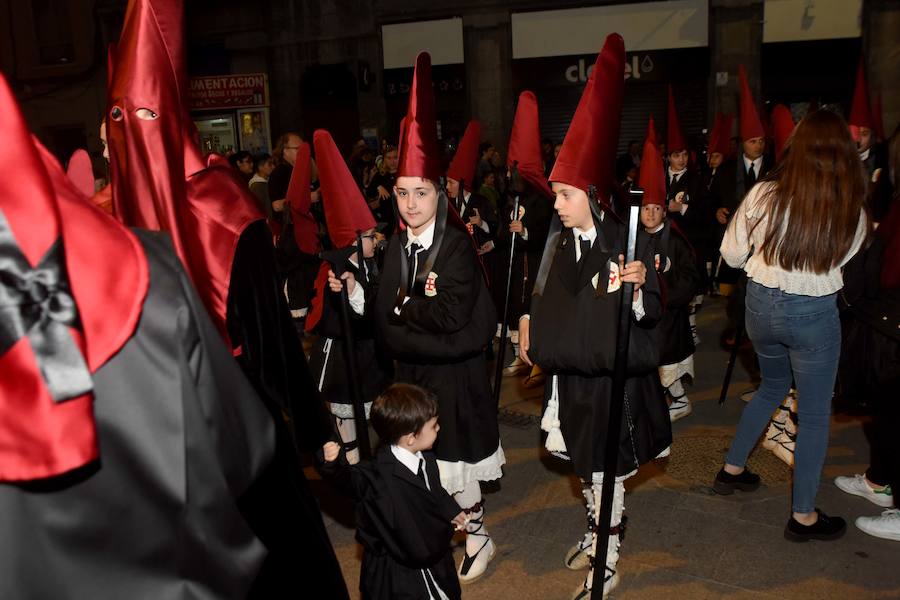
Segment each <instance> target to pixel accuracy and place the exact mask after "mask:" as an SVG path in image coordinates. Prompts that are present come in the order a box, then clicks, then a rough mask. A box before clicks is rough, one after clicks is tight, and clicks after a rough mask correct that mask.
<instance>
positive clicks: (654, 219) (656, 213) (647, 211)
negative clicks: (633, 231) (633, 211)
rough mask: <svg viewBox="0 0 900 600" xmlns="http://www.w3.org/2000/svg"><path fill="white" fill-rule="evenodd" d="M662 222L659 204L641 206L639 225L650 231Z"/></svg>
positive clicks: (661, 211) (661, 210) (661, 209)
mask: <svg viewBox="0 0 900 600" xmlns="http://www.w3.org/2000/svg"><path fill="white" fill-rule="evenodd" d="M662 222H663V208H662V206H660V205H659V204H647V205H645V206H642V207H641V225H643V226H644V228H645V229H646V230H647V231H652V230H654V229H656V228H657V227H659V224H660V223H662Z"/></svg>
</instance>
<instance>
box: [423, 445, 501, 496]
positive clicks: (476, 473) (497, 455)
mask: <svg viewBox="0 0 900 600" xmlns="http://www.w3.org/2000/svg"><path fill="white" fill-rule="evenodd" d="M437 464H438V470H439V471H440V473H441V486H442V487H443V488H444V489H445V490H447V493H449V494H456V493H457V492H461V491H463V490H464V489H465V487H466V484H468V483H469V482H471V481H493V480H495V479H500V478H501V477H503V469H502V467H503V465H505V464H506V455H505V454H503V446H501V445H499V444H498V445H497V450H496V452H494V453H493V454H491V455H490V456H488V457H487V458H485V459H482V460H480V461H478V462H477V463H475V464H472V463H467V462H462V461H457V462H447V461H443V460H438V461H437Z"/></svg>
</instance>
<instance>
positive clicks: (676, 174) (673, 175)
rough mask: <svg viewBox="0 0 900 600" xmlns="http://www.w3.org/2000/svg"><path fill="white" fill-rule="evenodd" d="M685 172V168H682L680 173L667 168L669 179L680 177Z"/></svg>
mask: <svg viewBox="0 0 900 600" xmlns="http://www.w3.org/2000/svg"><path fill="white" fill-rule="evenodd" d="M686 171H687V167H685V168H683V169H682V170H680V171H673V170H672V167H669V177H681V176H682V175H684V173H685V172H686Z"/></svg>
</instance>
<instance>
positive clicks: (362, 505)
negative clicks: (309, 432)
mask: <svg viewBox="0 0 900 600" xmlns="http://www.w3.org/2000/svg"><path fill="white" fill-rule="evenodd" d="M370 419H371V422H372V426H373V427H374V428H375V432H376V433H377V434H378V437H379V439H380V440H381V443H382V447H381V448H380V449H379V451H378V453H377V455H376V456H375V459H374V460H373V461H371V462H369V461H367V462H363V463H361V464H359V465H352V466H351V465H349V464H347V462H346V459H345V457H344V456H343V455H342V454H341V447H340V445H339V444H337V443H336V442H328V443H327V444H325V446H324V447H323V448H322V450H323V454H324V458H325V466H324V467H323V471H324V472H325V474H326V476H328V477H329V478H331V479H333V480H335V483H337V484H338V485H340V486H341V487H342V488H344V489H345V490H347V492H348V493H349V494H350V495H352V496H353V498H354V499H355V500H356V524H357V533H356V538H357V540H359V543H360V544H362V546H363V560H362V569H361V571H360V576H359V588H360V591H361V592H362V597H363V598H366V599H368V600H374V599H383V600H393V599H396V598H428V599H429V600H453V599H457V598H461V597H462V592H461V591H460V587H459V580H458V579H457V576H456V573H455V567H454V564H453V554H452V552H451V549H450V541H451V539H452V537H453V532H454V528H456V529H461V528H463V527H464V526H465V513H464V512H462V511H460V508H459V505H458V504H457V503H456V501H454V500H453V498H452V497H450V494H448V493H447V492H446V491H445V490H444V488H443V487H441V481H440V475H439V473H438V466H437V460H436V459H435V457H434V454H433V453H432V452H430V450H431V446H432V445H433V444H434V441H435V440H436V439H437V434H438V431H439V430H440V426H439V425H438V422H437V421H438V405H437V400H436V399H435V397H434V396H433V395H432V394H430V393H428V392H427V391H425V390H424V389H422V388H420V387H418V386H415V385H408V384H403V383H398V384H394V385H392V386H390V387H389V388H387V389H386V390H385V391H384V393H382V394H381V395H380V396H379V397H378V398H376V399H375V401H374V402H373V403H372V411H371V414H370Z"/></svg>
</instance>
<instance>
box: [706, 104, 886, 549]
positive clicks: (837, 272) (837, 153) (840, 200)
mask: <svg viewBox="0 0 900 600" xmlns="http://www.w3.org/2000/svg"><path fill="white" fill-rule="evenodd" d="M865 198H866V180H865V176H864V174H863V170H862V164H861V163H860V161H859V157H858V155H857V152H856V146H855V144H854V143H853V139H852V138H851V136H850V131H849V129H848V127H847V124H846V122H845V121H844V120H843V119H842V118H841V117H840V116H838V115H836V114H835V113H832V112H829V111H824V110H820V111H817V112H814V113H812V114H810V115H808V116H807V117H806V118H804V119H803V120H802V121H801V122H800V123H799V124H798V125H797V129H796V130H795V131H794V134H793V136H792V138H791V140H790V141H789V142H788V146H787V148H786V149H785V154H784V156H783V157H782V160H781V162H780V163H779V164H778V165H777V166H776V167H775V169H773V170H772V171H771V172H770V173H769V175H767V176H766V177H765V178H764V179H763V180H762V181H761V182H760V183H759V184H758V185H756V186H755V187H754V188H753V189H751V190H750V191H749V192H748V193H747V196H746V197H745V198H744V200H743V202H742V203H741V206H740V208H739V209H738V211H737V213H736V214H735V218H734V219H732V221H731V223H730V224H729V225H728V230H727V232H726V234H725V238H724V239H723V241H722V247H721V252H722V256H723V258H724V259H725V260H726V261H727V262H728V264H729V265H731V266H733V267H736V268H739V267H742V268H743V269H744V270H745V271H746V272H747V277H748V279H749V281H748V284H747V298H746V305H747V310H746V328H747V332H748V334H749V336H750V339H751V340H752V341H753V347H754V349H755V351H756V354H757V356H758V358H759V364H760V370H761V372H762V384H761V385H760V388H759V390H758V391H757V392H756V394H755V395H754V396H753V399H752V400H751V401H750V403H749V404H748V405H747V407H746V408H745V409H744V413H743V415H742V416H741V420H740V422H739V423H738V428H737V433H736V434H735V437H734V440H733V441H732V444H731V448H730V450H729V451H728V455H727V456H726V458H725V465H724V467H723V468H722V469H721V470H720V471H719V473H718V474H717V475H716V479H715V483H714V485H713V487H714V489H715V490H716V491H717V492H718V493H720V494H731V493H733V492H734V490H735V489H739V490H742V491H753V490H755V489H756V488H757V487H759V476H758V475H755V474H753V473H751V472H750V471H749V470H747V469H746V467H745V464H746V462H747V457H748V456H749V454H750V452H751V451H752V450H753V448H754V446H755V445H756V442H757V440H758V439H759V436H760V434H761V433H762V431H763V429H764V428H765V427H766V425H767V424H768V422H769V417H770V416H771V414H772V412H773V411H774V410H775V408H776V407H778V405H779V404H781V402H782V400H783V399H784V397H785V396H786V395H787V393H788V391H789V389H790V387H791V382H792V381H794V382H795V387H796V389H797V392H798V394H799V397H798V409H799V426H798V430H797V440H796V449H795V454H794V484H793V499H792V515H791V518H790V519H789V520H788V523H787V526H786V527H785V530H784V535H785V537H786V538H787V539H789V540H793V541H806V540H809V539H836V538H838V537H840V536H842V535H843V534H844V531H845V530H846V523H845V522H844V520H843V519H841V518H840V517H829V516H827V515H826V514H825V513H823V512H821V511H820V510H819V509H818V508H816V506H815V499H816V492H817V491H818V488H819V479H820V477H821V473H822V465H823V463H824V461H825V452H826V450H827V448H828V429H829V423H830V418H831V397H832V392H833V390H834V381H835V376H836V373H837V365H838V358H839V357H840V348H841V329H840V321H839V319H838V307H837V302H836V298H837V292H838V291H839V290H840V289H841V288H842V287H843V278H842V274H841V268H842V267H843V265H844V264H846V263H847V261H848V260H850V258H851V257H852V256H853V255H854V254H855V253H856V252H857V250H859V248H860V246H861V244H862V243H863V241H864V240H865V238H866V236H867V234H868V231H869V229H870V225H869V218H868V216H867V214H866V208H865Z"/></svg>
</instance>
